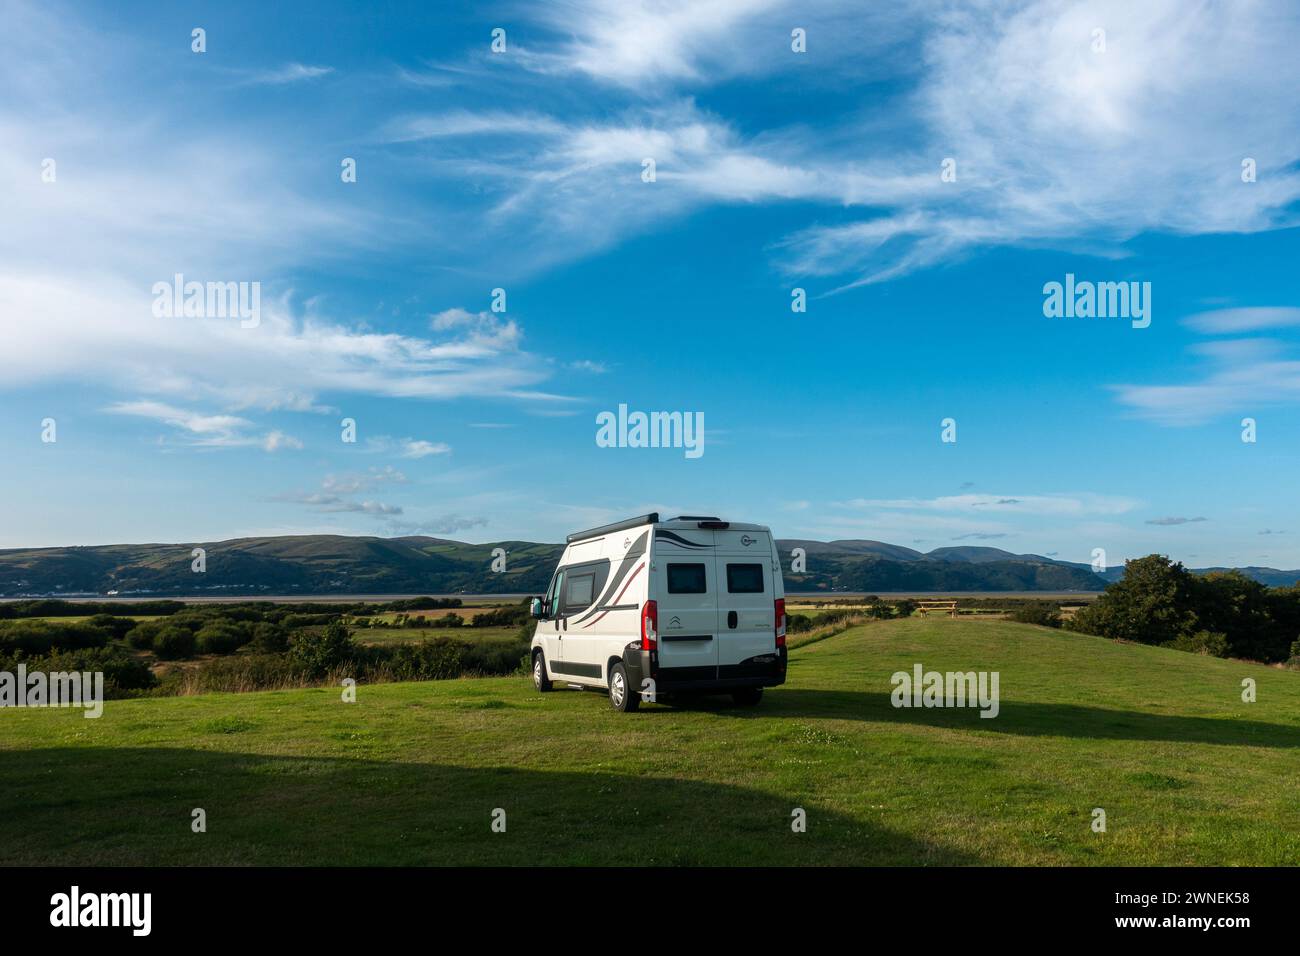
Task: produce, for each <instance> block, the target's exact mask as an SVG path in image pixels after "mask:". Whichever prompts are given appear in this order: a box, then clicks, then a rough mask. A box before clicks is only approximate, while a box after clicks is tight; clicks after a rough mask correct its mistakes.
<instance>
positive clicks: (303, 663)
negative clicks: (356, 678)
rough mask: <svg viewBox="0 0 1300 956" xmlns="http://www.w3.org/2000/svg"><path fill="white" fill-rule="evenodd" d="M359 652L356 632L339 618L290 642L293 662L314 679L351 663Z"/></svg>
mask: <svg viewBox="0 0 1300 956" xmlns="http://www.w3.org/2000/svg"><path fill="white" fill-rule="evenodd" d="M357 652H358V647H357V645H356V643H355V642H354V641H353V640H352V635H351V634H350V633H349V632H348V629H347V627H345V626H344V625H343V624H342V623H340V622H339V621H335V622H334V623H333V624H330V625H328V626H327V627H325V628H323V629H321V630H319V631H314V630H313V631H300V632H299V633H297V634H295V635H294V636H293V638H292V640H291V641H290V642H289V660H290V662H291V663H292V664H293V665H294V666H295V667H297V668H298V669H300V670H301V671H302V672H303V673H304V674H306V675H307V676H309V677H313V678H320V677H324V676H325V674H326V673H328V672H329V671H330V670H332V669H334V668H336V667H342V666H343V665H344V664H348V663H350V662H351V661H352V660H353V658H355V657H356V656H357Z"/></svg>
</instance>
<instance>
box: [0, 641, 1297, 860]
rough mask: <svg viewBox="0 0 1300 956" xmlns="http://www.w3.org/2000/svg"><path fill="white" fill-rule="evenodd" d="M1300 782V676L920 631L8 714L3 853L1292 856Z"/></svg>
mask: <svg viewBox="0 0 1300 956" xmlns="http://www.w3.org/2000/svg"><path fill="white" fill-rule="evenodd" d="M918 662H919V663H921V664H923V665H924V667H925V668H927V669H933V670H939V671H947V670H962V671H965V670H989V671H992V670H996V671H998V672H999V674H1000V678H1001V680H1000V689H1001V712H1000V714H999V716H998V717H997V718H996V719H991V720H990V719H982V718H980V717H979V714H978V712H977V711H975V710H956V709H950V710H934V709H930V710H925V709H895V708H893V707H892V706H891V704H890V690H891V685H890V675H891V674H892V673H893V672H894V671H898V670H904V671H910V670H911V668H912V666H913V665H914V664H915V663H918ZM1245 677H1250V678H1253V679H1254V680H1256V681H1257V682H1258V701H1257V702H1256V703H1250V704H1246V703H1243V702H1242V700H1241V681H1242V679H1243V678H1245ZM1298 771H1300V673H1296V672H1294V671H1283V670H1278V669H1273V668H1268V667H1264V666H1261V665H1250V664H1244V663H1239V662H1234V661H1225V660H1219V659H1214V658H1208V657H1201V656H1197V655H1193V654H1186V653H1180V652H1177V651H1170V650H1163V649H1160V648H1156V647H1148V646H1140V645H1129V644H1120V643H1116V642H1112V641H1107V640H1104V639H1101V638H1094V637H1086V636H1082V635H1078V634H1072V633H1068V632H1067V633H1063V632H1060V631H1053V630H1046V629H1041V628H1036V627H1030V626H1027V625H1017V624H1010V623H1007V622H1002V621H969V620H948V619H933V618H932V619H929V620H916V619H906V620H899V621H890V622H885V623H878V624H872V625H868V626H866V627H860V628H856V629H853V630H851V631H848V632H846V633H844V634H841V635H839V636H836V637H832V638H829V639H827V640H824V641H821V642H819V643H815V644H810V645H807V646H804V647H800V648H796V649H795V650H794V651H793V652H792V653H791V659H790V674H789V681H788V683H787V684H786V685H785V686H784V687H781V688H777V689H774V690H770V691H768V693H767V695H766V697H765V699H764V700H763V701H762V703H761V704H760V705H759V706H758V707H756V708H752V709H737V708H734V707H732V706H730V704H729V703H724V702H723V700H722V699H718V700H707V701H705V702H702V703H697V704H695V705H691V706H685V707H681V708H678V707H672V706H666V705H661V704H656V705H646V706H644V707H643V708H642V710H641V712H639V713H637V714H630V715H620V714H616V713H614V712H612V711H611V710H610V708H609V707H608V706H607V705H606V703H605V701H604V699H603V698H602V697H601V696H600V695H597V694H592V693H578V692H573V691H557V692H555V693H551V694H545V695H543V694H538V693H536V692H534V690H533V689H532V686H531V684H530V683H529V682H528V681H527V679H526V678H524V677H522V676H521V677H516V678H493V679H479V680H453V681H442V682H433V683H418V684H414V683H413V684H389V685H379V686H363V687H360V688H359V689H358V700H357V703H355V704H345V703H342V702H341V700H340V695H339V692H338V690H337V689H317V690H298V691H283V692H273V693H257V694H217V695H208V696H200V697H182V698H158V699H144V700H128V701H110V702H109V703H108V705H107V707H106V710H105V713H104V716H103V717H102V718H101V719H99V720H86V719H84V718H83V717H82V716H81V715H80V713H78V712H75V711H69V710H9V711H0V779H3V780H4V781H5V786H4V787H3V788H0V863H2V864H38V863H54V864H83V865H86V864H89V865H93V864H131V863H140V864H159V863H161V864H198V863H207V864H267V865H274V864H279V865H284V864H298V863H314V864H326V865H330V864H335V865H337V864H362V863H369V864H538V863H587V864H598V865H601V864H639V863H645V864H652V863H653V864H670V865H682V864H724V863H729V864H934V865H961V864H1016V865H1021V864H1026V865H1062V864H1081V865H1094V864H1109V865H1138V864H1155V865H1172V864H1212V865H1291V866H1293V865H1296V864H1297V863H1300V804H1297V802H1296V800H1295V785H1294V781H1295V780H1296V776H1297V772H1298ZM196 807H201V808H203V809H204V810H205V811H206V813H207V832H206V833H202V834H195V833H192V832H191V829H190V821H191V811H192V810H193V809H194V808H196ZM496 808H501V809H504V810H505V811H506V814H507V830H506V832H505V833H493V832H492V831H491V829H490V821H491V815H492V813H493V811H494V809H496ZM795 808H802V809H804V810H805V811H806V812H807V824H808V825H807V832H806V833H802V834H796V833H793V832H791V827H790V821H791V813H792V811H793V810H794V809H795ZM1094 808H1103V809H1104V810H1105V812H1106V816H1107V829H1106V832H1105V833H1096V832H1093V830H1092V827H1091V823H1092V820H1093V810H1094Z"/></svg>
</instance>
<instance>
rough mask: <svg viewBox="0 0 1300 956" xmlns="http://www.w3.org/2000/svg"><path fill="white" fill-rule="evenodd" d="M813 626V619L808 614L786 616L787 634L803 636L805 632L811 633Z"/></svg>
mask: <svg viewBox="0 0 1300 956" xmlns="http://www.w3.org/2000/svg"><path fill="white" fill-rule="evenodd" d="M813 626H814V624H813V618H811V617H810V616H808V615H807V614H787V615H786V616H785V630H786V633H787V634H802V633H803V632H804V631H811V630H812V629H813Z"/></svg>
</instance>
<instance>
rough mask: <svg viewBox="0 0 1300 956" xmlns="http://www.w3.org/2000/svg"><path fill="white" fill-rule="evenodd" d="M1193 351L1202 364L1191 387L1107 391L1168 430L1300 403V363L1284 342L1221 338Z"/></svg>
mask: <svg viewBox="0 0 1300 956" xmlns="http://www.w3.org/2000/svg"><path fill="white" fill-rule="evenodd" d="M1224 330H1225V331H1227V327H1226V326H1225V327H1224ZM1191 352H1192V354H1193V355H1195V356H1198V357H1200V358H1201V359H1202V360H1203V362H1202V367H1201V369H1200V370H1199V371H1198V373H1196V377H1195V378H1194V379H1193V380H1192V381H1190V382H1185V383H1180V384H1172V385H1168V384H1161V385H1139V384H1121V385H1113V386H1111V391H1112V392H1113V393H1114V394H1115V397H1116V399H1117V400H1118V401H1119V402H1120V404H1121V405H1123V406H1125V407H1126V408H1127V409H1128V411H1129V413H1130V414H1132V415H1134V416H1136V417H1138V418H1144V419H1146V420H1148V421H1152V422H1155V423H1157V424H1160V425H1170V426H1191V425H1200V424H1203V423H1205V422H1208V421H1211V420H1213V419H1215V418H1221V417H1223V416H1225V415H1232V416H1236V415H1239V414H1247V415H1248V414H1250V413H1252V412H1257V411H1259V410H1260V409H1263V408H1268V407H1274V406H1277V405H1280V404H1284V403H1292V402H1296V401H1300V359H1296V358H1295V357H1293V356H1292V354H1291V350H1290V348H1289V347H1288V346H1287V345H1286V344H1284V343H1282V342H1278V341H1275V340H1272V339H1224V340H1216V341H1212V342H1202V343H1199V344H1197V345H1195V346H1193V347H1192V348H1191Z"/></svg>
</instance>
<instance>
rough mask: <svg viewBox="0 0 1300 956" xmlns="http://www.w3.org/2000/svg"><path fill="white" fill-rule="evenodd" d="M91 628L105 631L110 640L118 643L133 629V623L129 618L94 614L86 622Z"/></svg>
mask: <svg viewBox="0 0 1300 956" xmlns="http://www.w3.org/2000/svg"><path fill="white" fill-rule="evenodd" d="M86 623H87V624H89V625H90V626H91V627H97V628H100V629H101V630H104V631H107V632H108V633H109V635H110V639H111V640H114V641H119V640H121V639H122V638H124V637H126V635H127V632H128V631H130V630H131V629H132V628H134V627H135V621H133V620H131V619H130V618H129V617H118V616H116V615H113V614H96V615H95V616H94V617H92V618H91V619H90V620H89V621H87V622H86Z"/></svg>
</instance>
